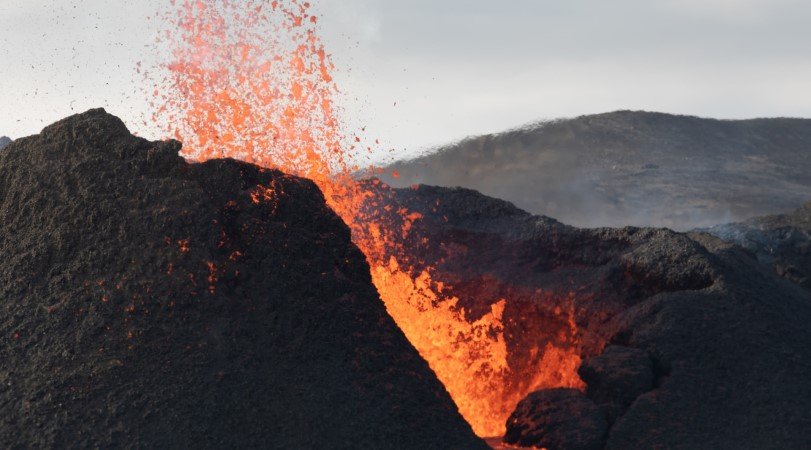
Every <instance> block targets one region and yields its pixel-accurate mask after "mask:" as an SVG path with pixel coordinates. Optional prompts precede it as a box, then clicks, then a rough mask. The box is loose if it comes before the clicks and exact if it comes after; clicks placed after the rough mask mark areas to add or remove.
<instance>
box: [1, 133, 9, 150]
mask: <svg viewBox="0 0 811 450" xmlns="http://www.w3.org/2000/svg"><path fill="white" fill-rule="evenodd" d="M8 144H11V139H10V138H8V137H6V136H0V150H3V149H4V148H6V146H7V145H8Z"/></svg>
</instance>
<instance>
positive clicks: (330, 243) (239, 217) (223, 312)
mask: <svg viewBox="0 0 811 450" xmlns="http://www.w3.org/2000/svg"><path fill="white" fill-rule="evenodd" d="M179 150H180V144H179V143H177V142H175V141H166V142H148V141H146V140H144V139H140V138H136V137H133V136H132V135H131V134H130V133H129V131H128V130H127V128H126V127H125V125H124V124H123V123H122V122H121V121H120V120H119V119H117V118H115V117H113V116H111V115H108V114H107V113H105V112H104V111H103V110H92V111H88V112H87V113H84V114H81V115H77V116H73V117H70V118H67V119H65V120H63V121H61V122H58V123H56V124H53V125H51V126H49V127H47V128H45V129H44V130H43V131H42V133H41V134H39V135H37V136H32V137H27V138H22V139H19V140H17V141H15V142H14V143H13V144H11V145H10V146H9V147H7V148H6V149H5V150H4V151H3V152H2V153H0V250H1V251H2V254H3V255H4V258H3V260H2V261H0V298H2V299H3V314H2V319H0V360H1V361H2V363H0V386H1V387H0V417H1V418H0V445H2V447H4V448H31V447H36V448H54V447H79V448H87V447H134V448H190V447H197V448H223V447H233V448H260V447H261V448H319V447H321V448H336V447H340V448H358V447H360V448H391V447H399V448H415V449H417V448H443V449H444V448H486V446H485V444H484V443H483V442H482V441H480V440H479V439H478V438H477V437H476V436H475V435H474V434H473V433H472V431H471V428H470V426H469V425H468V424H467V423H466V422H465V421H464V420H463V419H462V417H461V416H460V415H459V413H458V412H457V409H456V407H455V405H454V404H453V402H452V400H451V398H450V397H449V395H448V393H447V392H446V390H445V389H444V388H443V386H442V384H440V382H439V381H438V380H437V378H436V377H435V375H434V373H433V372H432V371H431V370H430V369H429V367H428V365H427V364H426V363H425V361H423V360H422V359H421V358H420V357H419V355H418V353H417V352H416V351H415V349H414V348H413V347H412V346H411V345H410V344H409V342H408V341H407V340H406V338H405V336H404V335H403V333H402V332H401V331H400V330H399V329H398V327H397V326H396V325H395V323H394V322H393V321H392V319H391V318H390V317H389V316H388V315H387V313H386V310H385V308H384V306H383V303H382V302H381V301H380V298H379V297H378V294H377V292H376V291H375V289H374V286H373V285H372V283H371V279H370V275H369V267H368V265H367V264H366V261H365V259H364V256H363V255H362V254H361V253H360V251H359V250H358V249H357V248H356V247H355V246H354V245H353V244H352V242H351V240H350V232H349V229H348V228H347V226H346V225H344V223H343V222H342V221H341V220H340V219H339V218H338V217H337V216H336V215H335V214H334V213H333V212H332V211H331V210H330V209H328V208H327V206H326V205H325V202H324V198H323V196H322V194H321V193H320V191H319V190H318V188H317V187H316V186H315V185H314V184H313V183H312V182H310V181H308V180H305V179H301V178H296V177H293V176H289V175H285V174H283V173H281V172H278V171H272V170H264V169H260V168H258V167H256V166H253V165H249V164H245V163H241V162H237V161H234V160H212V161H208V162H206V163H203V164H188V163H186V162H185V161H184V160H183V159H182V158H180V157H179V156H178V151H179Z"/></svg>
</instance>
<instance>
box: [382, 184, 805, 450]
mask: <svg viewBox="0 0 811 450" xmlns="http://www.w3.org/2000/svg"><path fill="white" fill-rule="evenodd" d="M391 198H392V199H391V201H392V202H393V203H395V205H392V206H393V207H392V208H391V209H392V210H397V209H399V208H405V209H407V210H408V211H411V212H417V213H420V214H422V216H423V218H422V219H421V220H419V221H417V222H416V223H415V224H414V226H413V228H412V232H411V234H412V235H411V236H410V237H409V239H408V240H407V241H406V242H405V244H404V245H406V246H407V247H408V248H410V249H411V250H410V253H412V254H414V255H416V256H415V257H414V258H413V260H411V261H410V262H411V264H413V265H415V266H416V270H422V269H424V268H425V267H431V270H432V278H433V279H434V280H436V281H438V282H441V283H443V284H444V286H445V289H446V291H445V292H446V293H447V295H452V296H455V297H458V298H459V303H458V304H459V306H460V307H464V308H465V311H466V312H468V313H469V316H470V317H469V320H475V319H477V318H478V317H479V316H481V315H482V314H484V313H486V312H487V311H489V310H490V306H491V305H492V304H494V303H496V302H498V301H500V300H501V299H506V300H507V303H506V305H505V308H504V312H503V323H504V339H505V342H506V345H507V350H508V352H509V355H510V356H509V360H508V362H509V364H510V369H511V370H512V371H516V372H521V371H522V370H523V369H524V368H526V367H535V366H532V365H530V364H527V361H530V360H534V361H539V360H540V358H542V357H543V354H544V351H543V349H544V348H546V347H547V346H553V347H557V348H563V349H566V348H569V349H571V348H575V349H577V351H579V353H580V355H581V356H582V357H583V358H584V359H585V360H587V361H590V362H587V363H586V364H587V366H586V367H588V365H589V364H591V362H593V361H595V360H589V358H591V357H595V356H599V355H601V354H602V353H603V348H604V346H606V345H607V346H608V347H607V348H608V353H607V354H606V355H603V357H602V358H601V359H597V360H596V361H600V364H601V365H602V366H604V367H612V369H610V370H615V369H613V367H618V369H616V370H622V371H627V375H628V376H629V377H631V379H629V380H623V379H622V376H623V374H620V373H617V374H606V377H605V378H602V379H598V378H597V377H589V373H588V369H586V370H587V372H586V374H585V375H584V378H585V379H586V381H590V382H591V383H592V385H593V387H594V388H592V386H589V387H588V388H587V389H586V393H587V394H589V395H593V396H594V397H593V399H594V400H596V401H598V402H602V401H604V400H605V399H606V398H609V399H610V398H611V395H608V396H607V397H605V396H604V394H606V393H607V392H608V393H610V392H611V391H612V389H614V387H620V386H622V385H624V383H626V382H628V386H626V387H622V391H624V390H625V389H628V391H627V392H622V393H621V394H622V395H619V394H620V392H617V395H618V397H617V399H618V400H620V403H622V404H624V403H627V402H628V401H631V398H632V397H634V396H636V395H637V394H640V391H644V389H643V386H642V382H641V381H642V380H641V378H642V375H643V374H644V373H645V370H646V369H645V368H647V364H642V362H643V360H644V358H642V355H643V354H645V355H648V356H649V358H650V361H651V364H652V367H653V372H654V376H655V380H654V386H653V388H652V389H650V390H647V391H645V392H643V393H641V394H640V395H638V396H636V397H635V398H634V399H633V400H632V403H631V404H630V405H629V406H627V409H624V410H621V411H620V415H619V416H618V417H616V420H615V422H614V423H613V425H612V426H611V428H610V430H609V432H608V435H607V438H606V441H605V442H606V448H611V449H627V448H691V449H695V448H700V449H704V448H707V449H716V448H721V449H736V448H805V447H806V446H807V444H808V443H809V442H811V415H809V414H808V405H809V404H811V384H809V383H808V380H809V379H811V327H809V326H808V324H809V323H811V294H809V292H808V291H807V290H804V289H802V288H801V287H799V286H797V285H795V284H792V283H790V282H788V281H786V280H784V279H782V278H780V277H778V276H776V275H775V274H774V273H773V271H772V270H771V269H769V268H766V267H764V266H763V265H762V264H760V263H759V262H758V261H757V259H756V258H755V256H754V255H752V253H751V252H748V251H746V250H744V249H742V248H740V247H738V246H735V245H732V244H729V243H726V242H724V241H722V240H721V239H718V238H717V237H713V236H710V235H708V234H700V233H699V234H690V235H686V234H681V233H676V232H673V231H670V230H666V229H645V228H621V229H610V228H602V229H578V228H574V227H570V226H566V225H563V224H561V223H559V222H557V221H555V220H553V219H549V218H546V217H539V216H532V215H530V214H528V213H525V212H523V211H521V210H519V209H517V208H515V207H513V206H512V205H510V204H509V203H506V202H504V201H501V200H496V199H491V198H488V197H486V196H484V195H481V194H478V193H476V192H473V191H470V190H465V189H447V188H437V187H430V186H418V187H416V188H412V189H399V190H394V191H392V192H391ZM567 311H571V313H567ZM569 319H571V321H570V320H569ZM572 322H573V323H572ZM612 346H622V347H625V348H627V349H635V350H628V352H629V354H628V355H627V356H628V357H627V358H620V359H619V360H616V361H615V357H616V356H617V355H615V351H614V349H615V347H612ZM530 348H535V349H541V351H538V352H531V351H528V350H526V349H530ZM634 354H635V355H637V356H638V357H639V358H638V363H637V362H634V360H636V359H637V356H634ZM627 364H630V365H631V366H633V367H629V366H627ZM641 366H645V368H643V367H641ZM533 374H534V372H528V373H527V377H530V376H532V375H533ZM592 375H593V374H592ZM614 375H616V376H617V378H616V379H615V378H613V377H614ZM637 375H638V376H639V383H637V381H636V378H637ZM647 376H648V375H647V374H645V377H647ZM604 387H607V388H608V391H606V390H605V389H603V388H604ZM645 387H647V384H646V386H645ZM626 394H627V396H626ZM612 395H613V394H612Z"/></svg>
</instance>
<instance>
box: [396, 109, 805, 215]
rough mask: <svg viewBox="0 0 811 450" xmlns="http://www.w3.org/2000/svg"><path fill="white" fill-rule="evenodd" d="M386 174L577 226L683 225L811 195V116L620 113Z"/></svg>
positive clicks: (469, 142) (540, 128)
mask: <svg viewBox="0 0 811 450" xmlns="http://www.w3.org/2000/svg"><path fill="white" fill-rule="evenodd" d="M389 169H391V170H388V171H387V173H386V175H385V176H384V177H382V178H383V180H384V181H386V182H388V183H391V184H393V185H394V186H397V187H403V186H408V185H412V184H418V183H421V184H430V185H440V186H461V187H467V188H472V189H476V190H478V191H481V192H482V193H484V194H486V195H490V196H494V197H498V198H502V199H505V200H508V201H510V202H513V203H515V204H516V205H517V206H518V207H520V208H522V209H526V210H528V211H531V212H533V213H537V214H545V215H548V216H552V217H556V218H558V219H560V220H561V221H563V222H564V223H569V224H573V225H577V226H581V227H595V226H623V225H638V226H648V225H650V226H666V227H671V228H675V229H679V230H687V229H691V228H694V227H704V226H710V225H714V224H718V223H726V222H733V221H740V220H744V219H746V218H749V217H752V216H757V215H763V214H773V213H778V212H783V211H789V210H792V209H794V208H796V207H797V206H798V205H800V204H803V203H804V202H805V201H808V200H809V199H811V120H809V119H783V118H781V119H753V120H736V121H731V120H714V119H703V118H698V117H688V116H675V115H669V114H662V113H652V112H635V111H617V112H612V113H606V114H598V115H591V116H582V117H577V118H574V119H565V120H556V121H552V122H546V123H540V124H537V125H534V126H530V127H525V128H522V129H517V130H513V131H508V132H505V133H501V134H496V135H487V136H480V137H473V138H468V139H466V140H464V141H461V142H459V143H456V144H453V145H449V146H446V147H442V148H439V149H437V150H436V151H434V152H432V153H430V154H427V155H424V156H422V157H419V158H417V159H414V160H410V161H401V162H397V163H395V164H393V165H391V166H390V167H389ZM392 171H396V172H398V173H399V177H398V178H396V179H395V178H394V177H393V176H391V173H392Z"/></svg>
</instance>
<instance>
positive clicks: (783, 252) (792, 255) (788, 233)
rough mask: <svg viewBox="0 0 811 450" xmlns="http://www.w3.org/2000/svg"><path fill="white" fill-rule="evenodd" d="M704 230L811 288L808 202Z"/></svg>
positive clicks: (810, 204)
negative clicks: (773, 213) (771, 214)
mask: <svg viewBox="0 0 811 450" xmlns="http://www.w3.org/2000/svg"><path fill="white" fill-rule="evenodd" d="M704 231H706V232H708V233H711V234H714V235H716V236H718V237H720V238H721V239H724V240H725V241H729V242H732V243H735V244H737V245H740V246H741V247H743V248H745V249H747V250H749V251H751V252H752V253H754V254H755V255H756V256H757V258H758V260H760V261H761V262H762V263H764V264H766V265H767V266H769V267H771V268H773V269H774V272H775V273H776V274H777V275H779V276H781V277H784V278H786V279H787V280H789V281H792V282H794V283H797V284H799V285H800V286H803V287H805V288H807V289H811V202H809V203H806V204H805V205H804V206H803V207H801V208H799V209H797V210H796V211H794V212H791V213H788V214H779V215H774V216H766V217H757V218H754V219H751V220H747V221H745V222H740V223H731V224H725V225H718V226H714V227H711V228H707V229H705V230H704Z"/></svg>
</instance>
